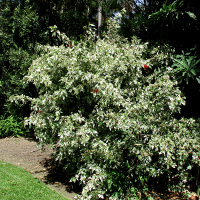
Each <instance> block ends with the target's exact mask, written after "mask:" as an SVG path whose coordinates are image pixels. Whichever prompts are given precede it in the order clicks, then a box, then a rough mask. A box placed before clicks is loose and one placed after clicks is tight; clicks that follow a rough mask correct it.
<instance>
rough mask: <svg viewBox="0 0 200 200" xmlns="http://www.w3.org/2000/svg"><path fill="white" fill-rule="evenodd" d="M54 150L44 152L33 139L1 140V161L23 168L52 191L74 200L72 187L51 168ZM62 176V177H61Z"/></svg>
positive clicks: (11, 138)
mask: <svg viewBox="0 0 200 200" xmlns="http://www.w3.org/2000/svg"><path fill="white" fill-rule="evenodd" d="M51 153H52V150H51V149H50V148H48V147H45V149H44V150H42V149H41V148H40V147H39V146H37V143H36V142H35V141H33V140H31V139H25V138H15V137H9V138H4V139H0V160H1V161H4V162H8V163H11V164H14V165H17V166H20V167H22V168H23V169H25V170H26V171H28V172H30V173H31V174H33V176H34V177H36V178H38V179H39V180H41V181H42V182H44V183H45V184H47V185H48V187H50V188H51V189H54V190H56V191H57V192H59V193H61V194H62V195H63V196H65V197H67V198H68V199H73V197H74V196H75V193H74V192H72V191H71V187H70V186H69V185H68V184H67V183H65V181H64V180H63V177H62V179H61V178H60V176H59V172H58V171H54V170H53V168H52V166H51ZM61 176H62V175H61Z"/></svg>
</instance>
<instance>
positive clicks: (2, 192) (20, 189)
mask: <svg viewBox="0 0 200 200" xmlns="http://www.w3.org/2000/svg"><path fill="white" fill-rule="evenodd" d="M0 200H67V199H66V198H65V197H63V196H61V195H60V194H58V193H56V192H55V191H53V190H51V189H50V188H48V187H47V186H46V185H45V184H44V183H42V182H41V181H39V180H38V179H36V178H34V177H33V176H32V175H31V174H29V173H28V172H26V171H25V170H23V169H21V168H20V167H17V166H14V165H11V164H8V163H5V162H1V161H0Z"/></svg>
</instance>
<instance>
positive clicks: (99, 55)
mask: <svg viewBox="0 0 200 200" xmlns="http://www.w3.org/2000/svg"><path fill="white" fill-rule="evenodd" d="M117 28H118V24H117V22H116V21H110V26H109V28H108V31H107V33H106V34H105V35H104V39H98V40H96V36H95V31H94V30H93V28H92V27H90V28H89V29H88V30H87V34H88V35H87V37H85V38H84V40H83V41H80V42H79V43H78V44H76V45H74V44H73V43H71V45H70V46H68V47H66V46H43V47H38V50H39V51H40V53H41V56H40V57H39V58H37V59H36V60H34V62H33V63H32V66H31V67H30V68H29V72H28V75H27V76H26V77H25V81H28V82H31V83H33V84H34V85H35V86H36V88H37V90H38V97H36V98H31V97H28V96H24V95H21V96H17V97H14V98H13V101H15V102H16V103H19V102H20V101H22V102H24V103H25V102H26V101H30V102H31V109H32V113H31V115H30V117H29V118H28V119H26V121H25V122H26V124H27V125H30V126H34V128H35V134H36V137H37V138H38V140H39V141H40V143H41V144H49V143H50V144H52V146H53V148H54V152H55V153H54V156H55V158H56V160H57V161H58V162H59V163H60V164H62V165H63V166H64V169H65V171H66V172H67V175H68V177H69V178H71V181H74V182H78V183H79V184H81V185H82V187H83V190H82V193H81V195H80V196H79V197H78V199H82V200H86V199H87V200H90V199H91V200H97V199H109V200H114V199H116V200H119V199H129V200H131V199H141V198H142V199H145V198H147V196H146V197H145V195H147V193H148V192H147V191H148V188H149V187H150V186H151V183H153V185H156V184H157V183H158V185H160V186H162V187H163V188H164V187H165V189H170V190H171V189H174V190H175V189H183V188H187V187H188V185H189V183H190V182H191V181H192V178H195V181H196V183H198V177H194V176H192V173H191V172H192V170H193V171H194V170H196V169H197V166H199V165H200V160H199V159H200V146H199V141H200V140H199V139H200V137H199V132H198V126H197V123H196V122H195V121H194V120H193V119H184V118H181V119H177V118H176V117H175V116H176V113H178V112H179V111H180V108H181V105H183V104H184V98H183V97H182V95H181V92H180V90H179V88H178V87H177V83H176V81H174V78H173V71H172V70H171V68H169V67H167V66H163V67H165V70H164V71H161V70H159V69H157V68H155V70H152V68H153V67H154V65H155V63H158V60H157V59H156V58H155V57H153V58H152V59H151V58H150V59H148V60H145V59H143V54H144V52H145V51H146V48H147V45H146V44H142V43H141V42H140V41H139V40H138V39H137V38H135V37H134V38H133V40H132V42H128V41H127V40H126V39H125V38H122V37H120V36H119V35H118V34H117ZM154 51H155V49H154ZM161 56H163V55H161ZM156 57H157V58H158V59H159V55H158V54H156ZM196 174H197V173H196Z"/></svg>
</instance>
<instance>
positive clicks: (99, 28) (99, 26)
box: [98, 0, 102, 38]
mask: <svg viewBox="0 0 200 200" xmlns="http://www.w3.org/2000/svg"><path fill="white" fill-rule="evenodd" d="M101 28H102V0H99V1H98V38H101Z"/></svg>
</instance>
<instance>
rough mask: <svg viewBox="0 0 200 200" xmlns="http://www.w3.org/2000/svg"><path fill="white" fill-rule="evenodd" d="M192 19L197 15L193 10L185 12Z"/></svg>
mask: <svg viewBox="0 0 200 200" xmlns="http://www.w3.org/2000/svg"><path fill="white" fill-rule="evenodd" d="M186 13H187V14H188V15H189V16H190V17H191V18H192V19H194V20H197V16H196V15H195V14H194V13H193V12H190V11H188V12H186Z"/></svg>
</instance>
